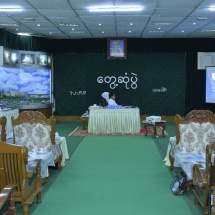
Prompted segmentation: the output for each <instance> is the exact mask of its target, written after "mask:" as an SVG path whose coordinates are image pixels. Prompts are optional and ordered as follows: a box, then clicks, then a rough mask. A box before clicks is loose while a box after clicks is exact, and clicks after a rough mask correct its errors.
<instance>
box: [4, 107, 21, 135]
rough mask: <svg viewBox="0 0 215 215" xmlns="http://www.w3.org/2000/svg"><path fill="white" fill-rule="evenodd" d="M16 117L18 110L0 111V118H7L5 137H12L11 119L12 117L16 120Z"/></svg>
mask: <svg viewBox="0 0 215 215" xmlns="http://www.w3.org/2000/svg"><path fill="white" fill-rule="evenodd" d="M18 115H19V109H14V110H7V109H6V110H4V109H2V110H1V111H0V117H1V116H5V117H6V118H7V124H6V135H7V137H10V136H12V133H13V126H12V121H11V117H12V116H14V117H15V118H17V117H18Z"/></svg>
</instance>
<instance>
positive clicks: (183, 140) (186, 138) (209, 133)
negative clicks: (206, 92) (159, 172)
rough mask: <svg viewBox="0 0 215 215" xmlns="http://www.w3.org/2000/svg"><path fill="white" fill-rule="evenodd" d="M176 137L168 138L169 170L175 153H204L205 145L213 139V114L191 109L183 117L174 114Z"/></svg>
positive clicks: (214, 134)
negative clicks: (183, 151)
mask: <svg viewBox="0 0 215 215" xmlns="http://www.w3.org/2000/svg"><path fill="white" fill-rule="evenodd" d="M175 124H176V138H172V139H170V146H171V147H170V151H169V160H170V170H171V171H172V170H173V169H174V165H175V166H177V164H174V162H175V154H176V153H178V152H180V151H182V150H186V151H187V152H190V153H192V152H193V151H194V150H197V151H199V152H201V153H205V150H206V145H207V144H208V143H209V142H214V141H215V138H214V136H215V114H214V113H213V112H211V111H209V110H193V111H191V112H189V113H188V114H187V115H186V116H185V117H184V118H182V117H181V116H180V115H178V114H176V116H175Z"/></svg>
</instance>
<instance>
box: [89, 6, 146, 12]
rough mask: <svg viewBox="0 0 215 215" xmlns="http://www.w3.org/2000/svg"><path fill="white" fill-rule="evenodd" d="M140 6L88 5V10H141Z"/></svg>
mask: <svg viewBox="0 0 215 215" xmlns="http://www.w3.org/2000/svg"><path fill="white" fill-rule="evenodd" d="M141 10H143V7H141V6H107V7H106V6H104V7H89V12H123V11H124V12H126V11H141Z"/></svg>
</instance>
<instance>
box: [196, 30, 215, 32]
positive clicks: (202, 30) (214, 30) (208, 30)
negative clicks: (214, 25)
mask: <svg viewBox="0 0 215 215" xmlns="http://www.w3.org/2000/svg"><path fill="white" fill-rule="evenodd" d="M214 31H215V29H208V30H201V31H200V32H214Z"/></svg>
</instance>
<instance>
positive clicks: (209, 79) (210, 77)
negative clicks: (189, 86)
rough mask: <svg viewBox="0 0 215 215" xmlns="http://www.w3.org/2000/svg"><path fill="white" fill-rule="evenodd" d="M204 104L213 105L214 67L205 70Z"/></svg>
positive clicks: (214, 91) (214, 94)
mask: <svg viewBox="0 0 215 215" xmlns="http://www.w3.org/2000/svg"><path fill="white" fill-rule="evenodd" d="M205 101H206V103H215V67H207V68H206V96H205Z"/></svg>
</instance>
